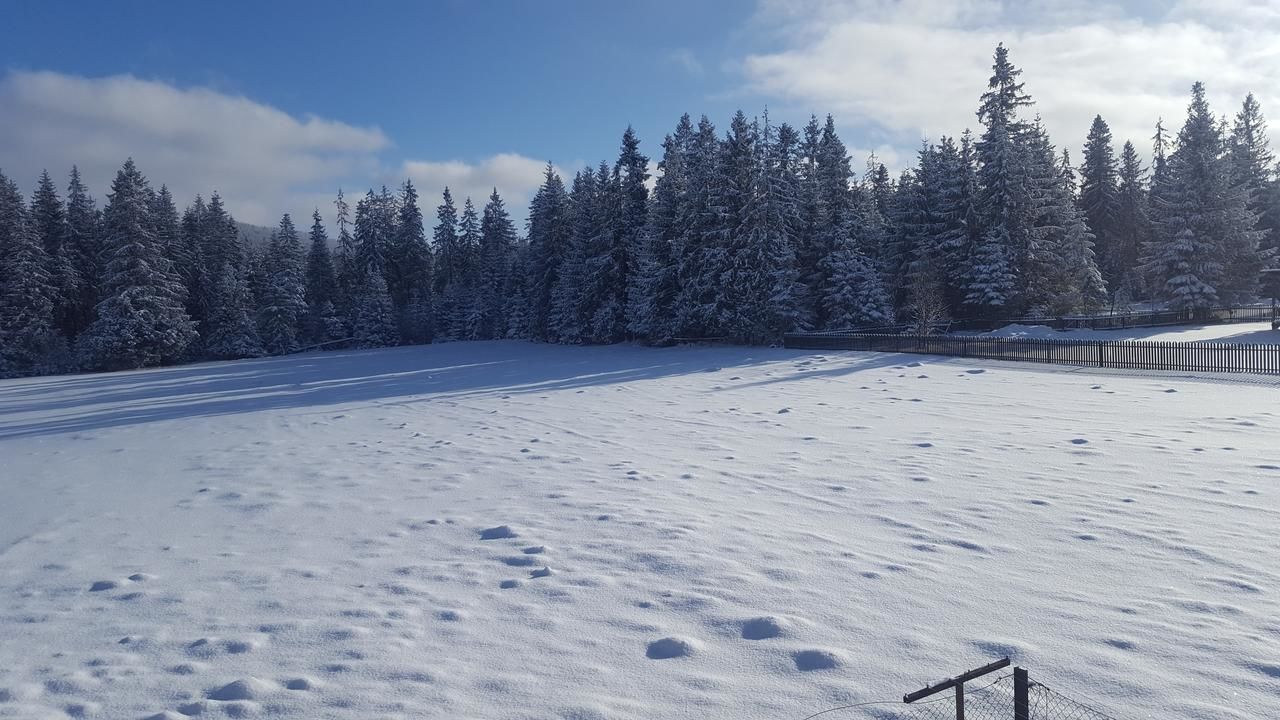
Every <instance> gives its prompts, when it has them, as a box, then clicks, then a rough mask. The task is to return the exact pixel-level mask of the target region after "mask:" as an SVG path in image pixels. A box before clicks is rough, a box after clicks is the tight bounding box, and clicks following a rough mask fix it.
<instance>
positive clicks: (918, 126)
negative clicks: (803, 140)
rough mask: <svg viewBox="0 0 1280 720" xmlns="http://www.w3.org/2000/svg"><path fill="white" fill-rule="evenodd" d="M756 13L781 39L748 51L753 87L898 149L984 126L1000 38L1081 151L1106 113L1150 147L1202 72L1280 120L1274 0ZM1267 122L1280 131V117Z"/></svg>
mask: <svg viewBox="0 0 1280 720" xmlns="http://www.w3.org/2000/svg"><path fill="white" fill-rule="evenodd" d="M756 22H757V24H760V25H766V26H776V28H777V34H776V35H775V37H776V38H777V40H778V42H779V43H780V45H781V49H778V50H775V51H771V52H761V53H756V54H751V55H748V56H747V57H746V58H745V59H744V60H743V62H742V71H743V73H744V76H745V81H746V83H747V86H748V89H749V90H752V91H754V92H757V93H759V94H762V95H765V96H767V97H774V98H782V99H783V100H784V101H786V102H788V103H792V104H794V105H795V106H796V107H797V108H798V109H803V110H806V111H809V110H812V111H814V112H819V113H822V112H828V111H829V112H832V113H834V114H835V115H836V119H837V122H839V123H841V125H842V126H843V127H845V128H856V129H857V130H858V131H859V132H861V133H862V134H863V135H864V136H863V137H857V138H852V139H851V142H852V143H853V144H861V145H875V144H883V143H891V144H893V145H895V146H897V147H899V148H900V149H901V152H902V155H903V157H910V155H911V153H913V152H914V150H915V147H916V144H917V143H918V140H919V138H921V137H928V138H936V137H937V136H938V135H940V134H943V133H945V134H952V135H958V134H959V133H960V132H961V131H962V130H964V129H965V128H966V127H972V128H974V129H975V131H976V130H977V129H978V124H977V118H976V117H975V115H974V111H975V109H976V106H977V101H978V96H979V95H980V94H981V93H982V92H983V91H984V90H985V88H986V82H987V79H988V77H989V76H990V74H991V55H992V50H993V49H994V47H995V45H996V44H997V43H999V42H1004V43H1005V44H1006V45H1007V46H1008V47H1009V48H1010V53H1011V57H1012V59H1013V61H1014V63H1015V64H1016V65H1018V66H1019V67H1020V68H1022V69H1023V70H1024V73H1023V76H1022V79H1023V80H1024V81H1025V82H1026V89H1027V91H1028V92H1029V93H1030V94H1031V95H1032V97H1033V98H1034V99H1035V101H1036V106H1035V112H1038V113H1040V114H1041V115H1042V116H1043V118H1044V121H1045V124H1046V126H1047V127H1048V129H1049V132H1050V134H1051V136H1052V137H1053V138H1054V139H1055V141H1056V142H1057V143H1059V145H1062V146H1066V147H1068V148H1070V149H1071V150H1072V151H1073V152H1075V151H1077V150H1078V147H1079V146H1080V144H1081V143H1082V142H1083V140H1084V136H1085V134H1086V133H1087V131H1088V128H1089V123H1090V121H1091V120H1092V118H1093V116H1094V115H1095V114H1101V115H1102V116H1103V117H1104V118H1106V119H1107V122H1108V123H1109V124H1110V125H1111V128H1112V133H1113V135H1114V137H1115V139H1116V142H1117V144H1120V143H1123V142H1124V141H1125V140H1132V141H1133V142H1134V144H1135V145H1136V146H1137V147H1138V148H1139V150H1140V151H1142V152H1144V153H1146V152H1147V150H1148V149H1149V147H1150V140H1149V138H1150V136H1151V134H1152V131H1153V127H1154V125H1155V122H1156V119H1157V118H1158V117H1161V116H1163V117H1164V118H1165V120H1166V126H1171V127H1173V128H1174V129H1176V128H1177V127H1178V126H1180V125H1181V122H1182V118H1183V116H1184V114H1185V110H1186V104H1187V98H1188V94H1189V89H1190V86H1191V83H1192V82H1194V81H1196V80H1203V81H1204V82H1205V83H1206V85H1207V87H1208V91H1209V99H1210V102H1211V103H1212V104H1213V107H1214V109H1215V111H1216V112H1218V113H1219V114H1224V115H1234V113H1235V112H1236V110H1238V108H1239V105H1240V102H1241V100H1242V99H1243V98H1244V95H1245V94H1246V93H1248V92H1250V91H1252V92H1253V93H1254V94H1255V95H1256V96H1257V98H1258V100H1259V102H1261V103H1262V106H1263V110H1264V112H1265V111H1267V110H1268V109H1270V110H1271V111H1272V112H1273V114H1275V115H1276V116H1277V117H1278V118H1280V87H1278V86H1276V84H1275V83H1274V82H1273V81H1272V80H1271V79H1272V78H1275V77H1277V76H1278V75H1280V47H1277V46H1276V45H1275V43H1274V41H1273V40H1274V33H1275V32H1276V30H1278V29H1280V12H1278V11H1277V8H1276V6H1275V5H1274V4H1268V3H1259V2H1247V1H1246V0H1231V1H1230V2H1220V1H1219V0H1213V2H1210V1H1209V0H1189V1H1187V2H1182V3H1179V4H1178V5H1176V6H1174V7H1172V8H1171V9H1168V10H1167V11H1165V12H1163V14H1160V15H1158V16H1149V17H1143V16H1141V15H1140V14H1138V13H1137V12H1136V11H1126V10H1124V9H1123V8H1117V7H1116V6H1115V5H1114V4H1111V3H1099V2H1092V3H1089V2H1067V1H1066V0H1036V2H1033V3H1030V4H1028V3H995V2H982V1H981V0H972V1H969V2H949V1H946V0H937V1H930V0H903V1H902V2H892V1H890V0H864V1H860V2H845V3H838V2H828V3H822V4H820V5H818V6H812V5H806V4H802V3H797V2H791V1H787V0H767V1H766V2H764V3H762V5H761V7H760V8H759V10H758V12H757V19H756ZM1272 132H1273V142H1277V141H1280V134H1278V133H1280V122H1275V123H1272ZM1076 157H1078V155H1077V156H1076Z"/></svg>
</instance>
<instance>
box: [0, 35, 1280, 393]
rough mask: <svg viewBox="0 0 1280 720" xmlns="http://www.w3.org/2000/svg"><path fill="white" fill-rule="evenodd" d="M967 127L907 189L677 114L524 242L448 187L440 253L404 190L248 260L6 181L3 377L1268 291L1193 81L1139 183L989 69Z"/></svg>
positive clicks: (1208, 299) (438, 214)
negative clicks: (1182, 109)
mask: <svg viewBox="0 0 1280 720" xmlns="http://www.w3.org/2000/svg"><path fill="white" fill-rule="evenodd" d="M977 120H978V126H977V130H976V131H973V132H971V131H969V130H965V131H964V132H963V133H961V134H960V135H959V136H957V137H941V138H938V139H936V140H935V141H930V142H926V143H925V144H923V145H922V147H921V148H920V150H919V153H918V157H917V160H916V163H915V166H914V167H912V168H910V169H908V170H905V171H904V172H902V173H901V175H899V176H898V177H896V178H894V177H891V176H890V174H889V172H888V171H887V169H886V168H885V166H884V165H882V164H880V163H878V162H876V161H875V159H874V158H872V159H871V160H870V161H868V162H867V165H866V168H865V171H859V170H857V169H855V167H854V166H853V164H852V161H851V159H850V157H849V154H848V152H847V151H846V148H845V146H844V144H843V143H842V142H841V140H840V138H839V136H838V135H837V133H836V129H835V123H834V121H833V119H832V118H831V117H830V116H827V117H826V119H825V121H820V120H819V119H817V118H816V117H814V118H811V119H810V120H809V122H808V124H806V125H805V126H804V127H802V128H795V127H792V126H790V125H788V124H786V123H779V124H776V125H775V124H774V123H773V122H772V121H771V120H770V118H769V117H768V114H767V113H765V114H763V115H761V116H760V117H755V118H749V117H747V116H746V115H745V114H744V113H742V112H741V111H739V112H738V113H737V114H736V115H734V117H733V118H732V119H731V120H730V122H729V124H728V127H727V128H724V129H718V128H717V127H716V126H715V125H713V124H712V122H711V121H710V120H709V119H707V118H706V117H705V116H704V117H702V118H700V119H698V120H697V121H694V120H693V119H692V118H690V117H689V116H688V115H685V116H684V117H682V118H680V120H679V122H678V123H677V124H676V127H675V129H674V130H673V131H672V132H671V133H670V134H669V135H667V136H666V138H664V140H663V142H662V146H661V158H660V161H659V162H658V164H657V168H658V172H657V178H656V180H655V181H654V182H652V183H651V182H650V176H649V172H648V168H649V158H648V157H647V156H646V155H645V153H644V151H643V150H642V149H641V145H640V140H639V138H637V137H636V135H635V133H634V132H633V131H632V130H631V129H630V128H628V129H627V131H626V132H625V133H624V134H623V137H622V146H621V152H620V154H619V156H618V158H617V160H616V161H615V162H613V163H609V162H601V163H600V164H599V165H598V166H597V167H594V168H587V169H584V170H581V171H579V172H577V173H576V175H575V176H574V177H573V178H571V179H570V180H569V182H568V184H566V182H565V180H564V179H563V178H561V177H559V176H558V175H557V173H556V172H555V170H554V169H553V168H552V166H551V165H550V164H549V165H548V167H547V171H546V176H545V180H544V182H543V184H542V186H541V188H540V189H539V190H538V192H537V194H536V195H535V197H534V198H533V200H532V202H531V203H530V206H529V217H528V220H527V222H526V223H525V228H524V234H523V235H522V234H521V233H520V232H519V230H518V229H517V225H516V223H515V222H514V221H513V219H512V218H511V216H510V214H509V213H508V211H507V210H506V208H505V206H504V204H503V200H502V198H501V197H500V196H499V194H498V192H497V190H495V191H494V192H493V193H492V195H490V196H489V197H488V198H483V199H481V200H482V202H483V205H482V206H480V207H477V205H476V204H475V203H473V202H472V199H471V198H465V199H463V201H462V204H461V207H459V205H458V203H457V202H456V199H455V198H454V197H452V196H451V194H450V193H449V191H448V189H445V191H444V193H443V197H442V198H441V199H440V203H439V205H438V207H437V208H436V209H435V213H434V229H432V230H431V232H430V234H429V235H428V221H427V220H426V219H425V218H424V213H423V210H422V203H421V200H420V198H419V197H418V193H417V189H416V188H415V187H414V186H413V184H412V183H410V182H407V181H406V182H405V183H404V184H403V185H402V186H400V187H399V188H397V189H395V190H391V189H388V188H386V187H382V188H381V189H380V190H377V191H375V190H369V191H368V192H367V193H365V195H364V196H363V197H359V198H355V199H354V201H355V202H354V207H353V206H352V205H351V202H350V200H349V199H348V197H347V196H345V195H344V194H343V193H342V192H341V191H339V192H338V194H337V198H336V200H335V208H334V210H335V214H334V217H335V221H334V223H333V224H332V225H331V226H326V225H325V224H324V222H322V219H321V215H320V212H319V211H318V210H317V211H316V212H314V213H313V214H312V217H311V218H310V223H309V224H307V223H306V221H305V219H302V218H298V219H295V218H292V217H290V216H289V215H284V216H283V217H282V218H281V219H280V222H279V225H278V227H277V228H276V229H275V232H274V233H273V234H272V236H271V239H270V241H269V243H267V244H265V246H258V245H257V244H252V243H248V242H246V241H245V240H244V239H243V238H242V236H241V233H240V232H239V230H238V228H237V224H236V222H235V220H234V219H233V217H232V214H231V210H230V209H229V208H227V207H225V206H224V205H223V202H222V200H221V198H220V197H219V195H218V193H216V192H213V193H212V194H210V195H209V197H208V198H204V197H196V198H194V200H192V201H191V203H190V204H189V205H188V206H187V207H186V208H185V210H182V211H179V209H178V206H177V204H176V202H175V199H174V198H173V197H172V196H171V195H170V193H169V191H168V189H167V188H166V187H165V186H164V185H160V186H159V188H156V187H155V185H154V184H153V183H152V182H150V181H149V180H148V179H147V178H146V177H145V176H144V175H143V173H142V171H141V169H140V168H138V167H137V166H135V164H134V163H133V161H132V160H129V161H126V162H125V163H124V166H123V167H121V168H120V170H119V172H118V173H117V174H116V177H115V180H114V181H113V182H112V183H111V186H110V188H108V189H107V192H106V195H105V202H104V203H103V204H102V207H101V208H99V207H98V203H97V201H95V199H94V197H93V196H92V194H91V192H90V189H89V188H87V187H85V185H84V183H83V182H82V181H81V178H80V174H79V173H78V172H77V170H76V169H75V168H72V169H71V171H70V176H69V178H68V180H67V181H66V184H65V185H62V184H61V183H59V182H56V181H55V180H54V179H53V178H52V177H51V176H50V175H49V174H48V173H47V172H46V173H44V174H43V175H41V177H40V178H39V179H38V182H37V184H36V186H35V189H34V191H33V192H32V193H31V196H30V200H29V201H28V200H27V199H26V198H24V196H23V194H22V192H21V190H20V188H19V186H18V185H17V183H16V182H15V181H14V180H13V179H10V178H7V177H5V176H4V175H3V174H0V376H21V375H34V374H47V373H54V372H67V371H73V370H116V369H127V368H138V367H144V366H151V365H160V364H167V363H175V362H184V361H191V360H200V359H233V358H247V357H257V356H263V355H276V354H284V353H290V352H295V351H298V350H300V349H304V348H311V347H325V346H347V347H350V346H355V347H385V346H392V345H404V344H419V343H428V342H440V341H446V340H476V339H494V338H528V339H532V340H537V341H545V342H556V343H568V344H588V343H614V342H621V341H638V342H644V343H653V344H665V343H669V342H673V341H678V340H686V339H712V338H714V339H720V340H725V341H729V342H735V343H748V344H767V343H772V342H776V341H777V340H779V339H780V337H781V335H782V334H783V333H784V332H787V331H791V330H797V329H840V328H847V327H853V326H867V325H884V324H889V323H894V322H913V321H919V320H921V319H922V318H927V319H933V318H936V317H938V316H940V315H949V316H951V317H997V318H998V317H1020V316H1028V315H1030V316H1034V315H1039V314H1063V313H1070V312H1087V311H1097V310H1105V309H1110V308H1124V307H1128V306H1129V305H1131V304H1132V303H1135V302H1140V301H1142V302H1147V301H1149V302H1155V303H1161V304H1165V305H1167V306H1169V307H1173V308H1184V309H1197V308H1205V307H1211V306H1214V305H1219V304H1224V303H1236V302H1242V301H1250V300H1253V299H1255V298H1256V297H1257V296H1258V293H1259V287H1258V284H1259V277H1260V273H1259V271H1260V270H1261V269H1262V268H1263V267H1265V266H1268V265H1269V264H1271V263H1273V262H1275V260H1274V257H1275V254H1276V251H1275V248H1276V241H1277V240H1278V239H1280V233H1277V232H1276V230H1277V227H1278V226H1280V180H1278V178H1277V171H1276V166H1275V159H1274V157H1273V156H1272V154H1271V152H1270V149H1269V147H1268V142H1267V137H1266V124H1265V120H1264V118H1263V115H1262V111H1261V108H1260V107H1259V105H1258V103H1257V102H1256V101H1255V99H1254V98H1253V96H1252V95H1250V96H1248V97H1246V98H1245V99H1244V101H1243V104H1242V106H1241V108H1240V109H1239V111H1238V112H1236V113H1234V114H1233V115H1230V116H1228V115H1218V114H1215V113H1214V112H1213V111H1212V110H1211V109H1210V107H1209V105H1208V103H1207V102H1206V100H1205V89H1204V87H1203V85H1201V84H1200V83H1196V84H1195V85H1193V86H1192V88H1191V96H1190V101H1189V104H1188V107H1187V113H1186V117H1185V118H1184V119H1183V121H1182V123H1181V126H1180V128H1177V129H1174V127H1173V126H1172V125H1171V126H1170V127H1168V128H1166V127H1165V125H1164V123H1163V121H1159V122H1156V124H1155V126H1154V130H1153V132H1154V135H1153V137H1152V138H1151V140H1150V141H1151V146H1150V154H1149V157H1150V161H1149V162H1144V161H1143V160H1142V159H1140V155H1139V153H1138V150H1137V149H1136V148H1135V145H1134V142H1133V141H1132V140H1131V139H1125V141H1124V142H1123V143H1122V144H1121V145H1120V147H1119V149H1118V150H1117V144H1118V143H1119V140H1120V139H1117V138H1113V137H1112V134H1111V131H1110V129H1109V128H1108V126H1107V123H1106V120H1105V119H1104V118H1102V117H1100V116H1099V117H1096V118H1095V119H1094V121H1093V123H1092V125H1091V126H1090V127H1089V128H1087V129H1086V128H1082V129H1081V130H1082V132H1083V131H1085V130H1087V139H1086V142H1085V145H1084V153H1083V157H1082V158H1080V162H1079V164H1078V165H1077V164H1076V163H1075V162H1074V161H1073V159H1072V158H1070V157H1069V155H1068V153H1067V152H1066V151H1065V150H1064V151H1061V152H1059V151H1058V150H1057V149H1055V147H1054V145H1053V143H1052V142H1051V140H1050V138H1049V137H1048V134H1047V133H1046V131H1045V129H1044V127H1043V126H1042V125H1041V123H1040V122H1039V119H1038V117H1037V116H1036V115H1035V111H1034V102H1033V99H1032V97H1031V96H1030V95H1029V94H1028V92H1027V91H1026V90H1025V89H1024V85H1023V81H1022V78H1021V72H1020V71H1019V70H1018V69H1017V68H1016V67H1015V66H1014V65H1013V64H1012V62H1011V60H1010V58H1009V54H1008V52H1007V50H1006V48H1004V47H1003V46H1000V47H998V48H997V49H996V51H995V60H994V63H993V72H992V75H991V78H990V81H989V83H988V87H987V91H986V92H985V93H984V94H983V95H982V96H981V100H980V103H979V106H978V109H977ZM1139 142H1142V143H1145V142H1147V140H1146V139H1139ZM651 188H652V189H651ZM296 220H303V224H302V226H301V227H300V226H299V225H297V224H295V222H296Z"/></svg>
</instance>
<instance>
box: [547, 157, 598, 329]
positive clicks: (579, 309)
mask: <svg viewBox="0 0 1280 720" xmlns="http://www.w3.org/2000/svg"><path fill="white" fill-rule="evenodd" d="M596 195H597V188H596V174H595V172H594V171H593V170H590V169H587V170H579V171H578V173H577V174H576V175H574V178H573V185H572V187H571V189H570V191H569V211H570V215H569V245H568V248H567V250H566V252H565V257H564V262H563V263H561V266H560V272H559V273H558V274H557V277H556V281H555V284H554V285H553V286H552V288H551V313H550V315H549V316H548V318H547V328H548V332H549V334H550V335H551V336H552V337H554V338H556V339H557V341H559V342H562V343H567V344H577V343H581V342H584V341H586V339H587V327H586V318H585V316H584V313H583V304H584V303H583V296H584V294H585V292H586V287H587V283H588V280H589V279H588V278H587V276H586V272H587V270H586V263H587V257H588V253H589V252H590V250H591V241H592V238H593V237H594V235H595V229H594V223H595V204H596Z"/></svg>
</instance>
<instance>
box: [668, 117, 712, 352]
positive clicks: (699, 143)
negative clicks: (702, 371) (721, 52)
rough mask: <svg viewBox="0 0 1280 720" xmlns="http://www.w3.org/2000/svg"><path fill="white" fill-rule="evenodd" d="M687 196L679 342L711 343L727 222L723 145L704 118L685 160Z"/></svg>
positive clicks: (676, 307)
mask: <svg viewBox="0 0 1280 720" xmlns="http://www.w3.org/2000/svg"><path fill="white" fill-rule="evenodd" d="M685 165H686V168H687V169H686V173H687V174H688V192H687V193H686V196H685V199H684V201H683V202H681V203H680V206H679V211H678V213H677V219H676V232H678V233H679V235H678V238H679V239H678V242H677V243H676V244H675V247H676V250H677V253H676V257H675V262H676V265H677V284H678V288H679V289H678V291H677V294H676V298H675V302H674V304H673V308H672V316H673V327H674V333H675V336H676V337H686V338H698V337H709V336H712V335H714V334H715V333H716V331H717V330H716V327H715V321H716V318H715V309H716V303H717V298H716V293H717V288H718V287H719V272H720V263H719V254H718V253H719V248H718V246H717V244H716V240H717V238H718V237H719V235H720V233H721V232H722V226H723V224H724V220H723V217H722V214H721V211H720V208H719V203H718V200H717V198H718V196H719V193H720V186H721V184H722V180H721V177H720V170H719V169H720V140H719V138H717V137H716V128H715V125H713V124H712V123H711V121H710V120H708V119H707V117H706V116H705V115H704V116H702V117H701V118H700V119H699V120H698V126H697V130H696V131H695V132H694V134H693V138H692V139H691V141H690V143H689V148H688V153H687V155H686V158H685Z"/></svg>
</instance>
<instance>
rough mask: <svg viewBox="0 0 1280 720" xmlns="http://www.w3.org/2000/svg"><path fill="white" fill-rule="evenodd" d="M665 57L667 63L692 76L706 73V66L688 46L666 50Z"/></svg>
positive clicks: (700, 75)
mask: <svg viewBox="0 0 1280 720" xmlns="http://www.w3.org/2000/svg"><path fill="white" fill-rule="evenodd" d="M665 59H666V61H667V62H668V63H671V64H672V65H675V66H676V67H678V68H680V69H681V70H684V71H685V72H686V73H689V74H690V75H693V76H694V77H702V76H703V75H705V74H706V73H707V68H706V66H704V65H703V64H702V61H701V60H699V59H698V56H697V55H694V54H693V51H692V50H690V49H688V48H676V49H674V50H668V51H667V52H666V55H665Z"/></svg>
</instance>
